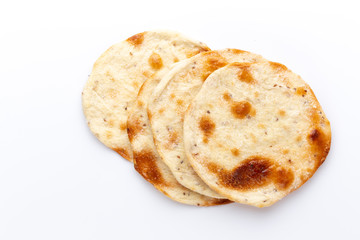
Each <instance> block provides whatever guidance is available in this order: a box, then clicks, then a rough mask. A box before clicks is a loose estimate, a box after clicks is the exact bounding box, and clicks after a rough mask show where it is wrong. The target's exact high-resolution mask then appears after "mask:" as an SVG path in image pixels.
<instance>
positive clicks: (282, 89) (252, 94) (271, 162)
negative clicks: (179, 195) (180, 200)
mask: <svg viewBox="0 0 360 240" xmlns="http://www.w3.org/2000/svg"><path fill="white" fill-rule="evenodd" d="M184 141H185V151H186V155H187V158H188V159H189V161H190V163H191V165H192V166H193V167H194V169H195V171H196V172H197V174H199V176H200V177H201V178H202V179H203V180H204V182H205V183H206V184H208V185H209V186H210V187H211V188H212V189H214V190H216V191H217V192H219V193H220V194H222V195H223V196H226V197H227V198H229V199H230V200H233V201H236V202H239V203H244V204H249V205H253V206H257V207H264V206H270V205H272V204H273V203H275V202H276V201H278V200H280V199H281V198H283V197H284V196H286V195H287V194H289V193H290V192H292V191H294V190H296V189H297V188H299V187H300V186H301V185H302V184H303V183H305V182H306V181H307V180H308V179H309V178H310V177H311V176H312V175H313V174H314V173H315V171H316V170H317V169H318V167H319V166H320V165H321V164H322V163H323V162H324V160H325V158H326V156H327V154H328V152H329V150H330V142H331V130H330V123H329V121H328V120H327V119H326V116H325V114H324V111H323V110H322V108H321V106H320V105H319V103H318V101H317V99H316V97H315V95H314V93H313V91H312V90H311V88H310V87H309V86H308V85H307V84H306V83H305V82H304V81H303V80H302V79H301V78H300V76H298V75H296V74H294V73H293V72H291V71H290V70H288V69H287V68H286V67H285V66H284V65H281V64H279V63H273V62H261V63H252V64H244V63H233V64H231V65H229V66H227V67H224V68H222V69H220V70H218V71H216V72H214V73H213V74H212V75H211V76H209V78H208V79H207V80H206V82H205V84H204V85H203V87H202V89H201V90H200V92H199V93H198V95H197V96H196V97H195V99H194V101H193V102H192V104H191V105H190V107H189V109H188V111H187V113H186V115H185V120H184Z"/></svg>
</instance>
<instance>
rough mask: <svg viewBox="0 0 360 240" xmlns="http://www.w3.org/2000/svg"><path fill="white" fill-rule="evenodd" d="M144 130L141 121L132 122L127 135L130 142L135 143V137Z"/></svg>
mask: <svg viewBox="0 0 360 240" xmlns="http://www.w3.org/2000/svg"><path fill="white" fill-rule="evenodd" d="M142 129H143V126H142V124H141V121H140V119H135V120H132V119H131V120H130V121H128V124H127V133H128V137H129V140H130V142H132V141H133V139H134V137H135V136H136V135H137V134H138V133H139V132H140V131H141V130H142Z"/></svg>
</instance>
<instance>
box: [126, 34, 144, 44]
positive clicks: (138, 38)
mask: <svg viewBox="0 0 360 240" xmlns="http://www.w3.org/2000/svg"><path fill="white" fill-rule="evenodd" d="M126 41H127V42H128V43H130V44H132V45H134V46H139V45H140V44H142V42H143V41H144V33H138V34H135V35H134V36H132V37H129V38H128V39H126Z"/></svg>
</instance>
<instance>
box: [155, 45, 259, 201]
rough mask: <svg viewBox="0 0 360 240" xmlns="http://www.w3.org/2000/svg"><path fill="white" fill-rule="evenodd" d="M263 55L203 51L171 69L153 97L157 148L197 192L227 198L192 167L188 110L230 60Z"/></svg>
mask: <svg viewBox="0 0 360 240" xmlns="http://www.w3.org/2000/svg"><path fill="white" fill-rule="evenodd" d="M261 60H263V58H262V57H260V56H258V55H255V54H252V53H249V52H245V51H241V50H237V49H225V50H219V51H210V52H205V53H200V54H198V55H196V56H194V57H192V58H190V59H187V60H184V61H182V62H181V63H179V64H178V65H177V66H176V67H174V68H173V69H172V70H171V71H170V72H168V73H167V74H166V75H165V76H164V77H163V78H162V80H161V82H160V83H159V84H158V86H157V87H156V88H155V90H154V93H153V95H152V96H151V97H150V99H149V104H148V116H149V119H150V123H151V128H152V132H153V136H154V142H155V145H156V148H157V150H158V152H159V154H160V156H161V158H162V160H163V162H165V163H166V165H167V166H168V167H169V168H170V170H171V171H172V173H173V174H174V176H175V178H176V180H177V181H178V182H179V183H180V184H182V185H183V186H185V187H186V188H189V189H191V190H193V191H195V192H198V193H201V194H203V195H206V196H210V197H214V198H223V196H221V195H219V194H218V193H216V192H215V191H213V190H212V189H210V188H209V187H208V186H207V185H206V184H205V183H204V182H203V181H202V180H201V179H200V178H199V176H197V174H196V173H195V172H194V170H193V169H192V167H191V165H190V163H189V162H188V160H187V158H186V156H185V152H184V144H183V119H184V113H185V111H186V109H187V107H188V105H189V104H190V102H191V101H192V99H193V98H194V97H195V96H196V94H197V92H198V91H199V90H200V88H201V86H202V84H203V82H204V81H205V80H206V78H207V77H208V76H209V75H210V74H211V73H212V72H213V71H215V70H216V69H219V68H221V67H224V66H225V65H227V64H228V63H230V62H235V61H236V62H255V61H261Z"/></svg>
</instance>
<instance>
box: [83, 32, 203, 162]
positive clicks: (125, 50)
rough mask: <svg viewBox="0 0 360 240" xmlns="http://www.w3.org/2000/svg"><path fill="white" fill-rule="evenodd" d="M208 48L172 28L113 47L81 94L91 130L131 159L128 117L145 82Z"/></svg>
mask: <svg viewBox="0 0 360 240" xmlns="http://www.w3.org/2000/svg"><path fill="white" fill-rule="evenodd" d="M208 50H209V48H208V47H207V46H206V45H205V44H203V43H201V42H197V41H194V40H191V39H188V38H187V37H184V36H182V35H180V34H178V33H174V32H169V31H149V32H143V33H139V34H136V35H134V36H132V37H130V38H128V39H127V40H125V41H123V42H120V43H118V44H115V45H113V46H112V47H110V48H109V49H108V50H107V51H106V52H105V53H103V54H102V55H101V56H100V57H99V59H97V61H96V62H95V64H94V67H93V70H92V72H91V75H90V77H89V79H88V81H87V83H86V85H85V88H84V91H83V95H82V102H83V111H84V114H85V117H86V119H87V122H88V125H89V128H90V130H91V131H92V132H93V133H94V135H95V136H96V137H97V138H98V139H99V140H100V141H101V142H102V143H104V144H105V145H106V146H108V147H109V148H111V149H113V150H114V151H116V152H118V153H119V154H120V155H121V156H123V157H124V158H125V159H127V160H129V161H132V152H131V148H130V142H129V139H128V136H127V130H126V129H127V126H126V121H127V117H128V113H129V111H130V110H131V108H132V105H133V103H134V101H135V99H136V96H137V94H138V92H139V89H140V87H141V85H142V84H143V82H144V81H145V80H146V79H148V78H149V77H151V76H152V75H153V74H154V73H156V72H159V71H167V69H168V68H169V67H170V66H171V65H172V64H173V63H175V62H178V61H180V60H183V59H186V58H189V57H192V56H194V55H196V54H198V53H199V52H203V51H208Z"/></svg>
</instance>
